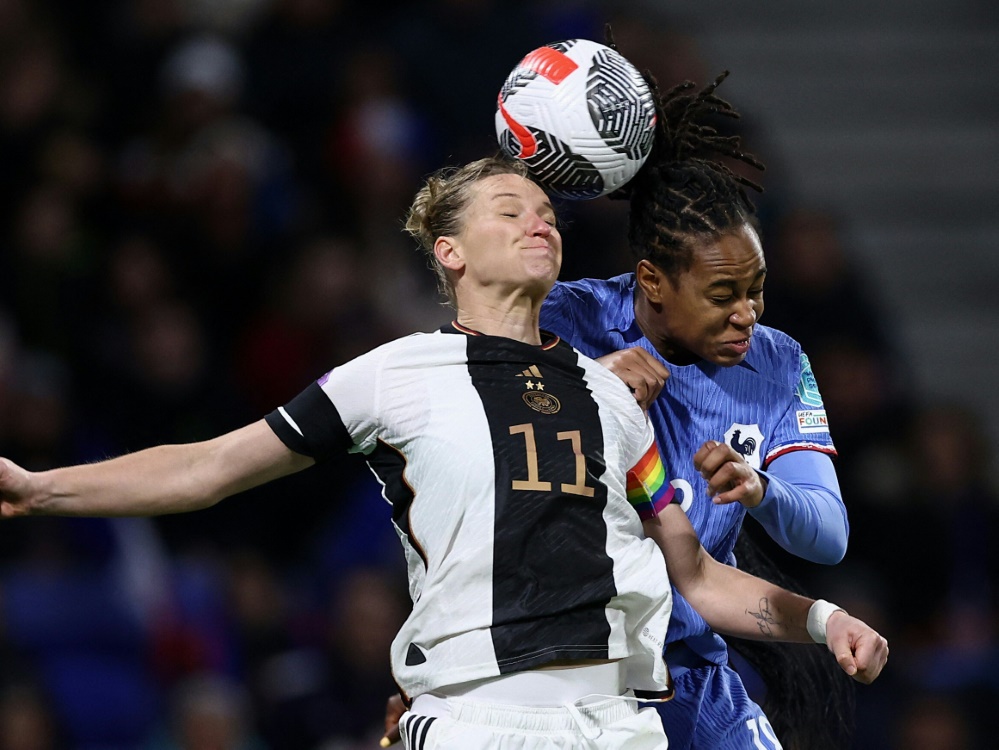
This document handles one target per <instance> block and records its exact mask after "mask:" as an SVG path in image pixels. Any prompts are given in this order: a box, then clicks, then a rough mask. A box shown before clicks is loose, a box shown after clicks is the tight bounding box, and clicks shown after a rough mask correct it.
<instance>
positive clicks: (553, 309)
mask: <svg viewBox="0 0 999 750" xmlns="http://www.w3.org/2000/svg"><path fill="white" fill-rule="evenodd" d="M572 296H573V295H572V294H571V293H570V292H569V291H568V288H567V287H566V286H565V285H563V284H560V283H556V284H555V286H554V287H552V290H551V291H550V292H549V293H548V297H547V298H545V301H544V304H542V305H541V321H540V323H541V328H542V330H545V331H550V332H551V333H554V334H555V335H556V336H560V337H562V338H563V339H565V340H566V341H568V342H569V343H570V344H573V345H575V343H576V325H575V321H574V319H573V314H572V302H573V300H572Z"/></svg>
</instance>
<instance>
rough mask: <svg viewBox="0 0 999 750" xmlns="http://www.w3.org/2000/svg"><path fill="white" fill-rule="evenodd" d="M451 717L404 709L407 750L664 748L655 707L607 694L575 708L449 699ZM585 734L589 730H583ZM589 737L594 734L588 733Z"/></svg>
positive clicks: (403, 728) (621, 749) (651, 749)
mask: <svg viewBox="0 0 999 750" xmlns="http://www.w3.org/2000/svg"><path fill="white" fill-rule="evenodd" d="M448 705H449V708H450V716H438V717H434V716H423V715H420V714H416V713H413V712H410V711H408V712H406V713H405V714H403V716H402V719H400V721H399V727H400V730H401V733H402V741H403V747H405V748H407V750H578V748H591V749H592V750H666V747H667V742H666V734H665V732H664V731H663V724H662V720H661V719H660V718H659V714H658V713H656V710H655V709H653V708H645V709H639V708H638V706H637V705H636V704H635V703H634V702H632V701H629V700H622V699H620V698H609V699H606V700H602V701H600V702H597V703H588V704H584V705H581V706H577V707H576V711H577V712H578V716H574V715H573V714H572V713H570V710H569V709H568V708H565V707H561V706H559V707H554V708H542V707H539V706H502V705H498V704H495V703H473V702H471V701H464V700H461V699H453V698H452V699H449V700H448ZM584 732H585V733H584ZM587 735H590V736H587Z"/></svg>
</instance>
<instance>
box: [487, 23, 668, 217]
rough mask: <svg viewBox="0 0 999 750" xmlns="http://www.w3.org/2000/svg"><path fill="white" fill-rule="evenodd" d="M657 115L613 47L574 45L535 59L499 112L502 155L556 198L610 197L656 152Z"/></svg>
mask: <svg viewBox="0 0 999 750" xmlns="http://www.w3.org/2000/svg"><path fill="white" fill-rule="evenodd" d="M655 124H656V109H655V104H654V102H653V100H652V92H651V91H650V90H649V86H648V84H646V82H645V80H644V79H643V78H642V76H641V74H640V73H639V72H638V69H637V68H635V66H634V65H632V64H631V63H630V62H628V61H627V60H626V59H625V58H624V57H623V56H621V55H620V54H619V53H617V52H616V51H614V50H612V49H611V48H610V47H606V46H604V45H603V44H598V43H597V42H593V41H590V40H588V39H570V40H568V41H564V42H555V43H553V44H549V45H547V46H545V47H539V48H538V49H536V50H534V51H533V52H531V53H529V54H528V55H527V56H526V57H525V58H524V59H523V60H521V61H520V63H518V64H517V67H515V68H514V69H513V71H512V72H511V73H510V75H509V76H508V77H507V79H506V82H505V83H504V84H503V88H502V89H501V90H500V93H499V102H498V106H497V108H496V137H497V138H498V139H499V145H500V149H501V150H502V151H503V152H504V153H506V154H507V155H509V156H511V157H513V158H515V159H521V160H522V161H523V162H524V163H525V164H526V165H527V167H528V169H529V170H530V172H531V175H532V176H533V177H534V179H535V180H536V181H537V182H538V184H540V185H541V186H542V187H544V188H545V189H546V190H548V191H549V192H550V193H552V194H553V195H556V196H559V197H562V198H568V199H570V200H579V199H585V198H596V197H597V196H600V195H606V194H607V193H610V192H612V191H614V190H617V189H618V188H619V187H621V186H622V185H624V184H625V183H626V182H627V181H628V180H630V179H631V178H632V177H634V176H635V173H636V172H638V170H639V168H641V166H642V164H644V163H645V160H646V159H647V158H648V156H649V152H650V151H651V150H652V141H653V139H654V135H655Z"/></svg>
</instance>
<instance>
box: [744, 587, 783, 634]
mask: <svg viewBox="0 0 999 750" xmlns="http://www.w3.org/2000/svg"><path fill="white" fill-rule="evenodd" d="M746 614H748V615H752V616H753V617H755V618H756V627H758V628H759V629H760V632H761V633H763V635H765V636H767V637H768V638H774V637H775V636H774V632H773V629H772V628H771V627H770V626H771V625H774V626H779V625H780V623H779V622H777V620H776V619H775V618H774V615H773V613H772V612H771V611H770V600H769V599H767V597H763V598H762V599H760V611H759V612H751V611H750V610H748V609H747V610H746Z"/></svg>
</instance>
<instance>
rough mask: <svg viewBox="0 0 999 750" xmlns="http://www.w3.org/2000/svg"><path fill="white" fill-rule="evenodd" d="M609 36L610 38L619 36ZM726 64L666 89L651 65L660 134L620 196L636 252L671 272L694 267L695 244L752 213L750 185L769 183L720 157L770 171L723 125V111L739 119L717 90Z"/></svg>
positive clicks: (649, 78) (735, 225)
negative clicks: (706, 79) (698, 81)
mask: <svg viewBox="0 0 999 750" xmlns="http://www.w3.org/2000/svg"><path fill="white" fill-rule="evenodd" d="M608 37H609V41H610V43H611V45H612V46H613V40H612V39H610V33H609V31H608ZM728 74H729V73H728V71H725V72H723V73H722V74H721V75H719V76H718V77H717V78H716V79H715V80H714V81H712V82H711V83H710V84H709V85H708V86H706V87H704V88H703V89H701V90H700V91H695V84H693V83H692V82H690V81H685V82H683V83H681V84H679V85H677V86H674V87H673V88H671V89H670V90H669V91H668V92H666V94H665V95H662V94H661V93H660V91H659V86H658V84H657V83H656V80H655V78H654V77H653V76H652V75H651V74H650V73H645V76H644V77H645V80H646V82H647V83H648V84H649V88H650V89H651V91H652V95H653V98H654V100H655V104H656V114H657V121H656V138H655V143H654V144H653V147H652V153H651V154H650V155H649V158H648V160H647V161H646V163H645V165H644V166H643V167H642V169H641V170H639V172H638V174H637V175H635V177H634V178H633V179H632V180H631V181H630V182H629V183H628V184H627V185H626V186H625V187H624V188H623V189H622V190H620V191H618V192H617V193H616V194H615V195H614V196H613V197H615V198H628V199H629V200H630V201H631V212H630V217H629V221H628V243H629V245H630V246H631V250H632V253H633V255H634V256H635V259H636V260H642V259H648V260H650V261H651V262H652V263H654V264H655V265H656V266H658V267H659V268H660V269H662V270H663V271H664V272H665V273H666V274H667V275H669V276H673V275H674V274H676V273H677V272H681V271H684V270H687V269H688V268H690V265H691V263H692V262H693V252H694V247H695V246H696V245H697V244H698V243H699V242H702V241H704V240H710V239H715V238H717V237H719V236H720V235H722V234H725V233H726V232H729V231H731V230H734V229H736V228H738V227H739V226H741V225H742V224H744V223H746V222H748V221H750V220H751V219H752V217H753V215H754V213H755V211H756V207H755V206H754V204H753V201H752V200H751V199H750V197H749V195H748V193H747V192H746V188H752V189H753V190H756V191H757V192H760V193H762V192H763V188H762V187H761V186H760V185H759V184H758V183H756V182H754V181H753V180H750V179H749V178H748V177H744V176H743V175H740V174H737V173H736V172H735V171H733V170H732V169H731V167H729V166H728V164H726V163H725V162H724V161H722V160H721V159H734V160H736V161H739V162H742V163H744V164H747V165H749V166H750V167H753V168H754V169H758V170H760V171H763V170H764V169H766V167H765V166H764V165H763V163H762V162H761V161H760V160H759V159H757V158H756V157H755V156H753V155H752V154H748V153H746V152H744V151H743V150H742V148H741V142H740V138H739V136H738V135H723V134H722V133H720V132H719V129H718V124H719V119H720V118H727V119H739V113H738V111H737V110H736V109H735V107H733V106H732V105H731V104H729V103H728V102H727V101H725V100H724V99H721V98H720V97H718V96H717V95H716V94H715V90H716V89H717V88H718V86H719V85H721V83H722V81H724V80H725V79H726V78H727V77H728Z"/></svg>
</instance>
